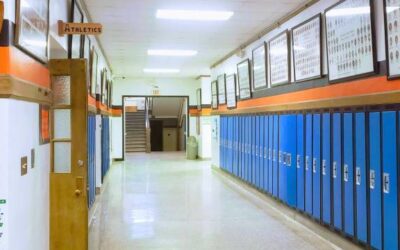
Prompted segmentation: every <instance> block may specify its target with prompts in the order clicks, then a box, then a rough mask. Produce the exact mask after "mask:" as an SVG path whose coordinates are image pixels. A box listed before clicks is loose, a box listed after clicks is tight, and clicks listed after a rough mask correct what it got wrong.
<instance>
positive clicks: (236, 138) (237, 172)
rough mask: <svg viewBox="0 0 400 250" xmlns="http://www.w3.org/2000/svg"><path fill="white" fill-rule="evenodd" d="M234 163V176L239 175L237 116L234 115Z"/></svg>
mask: <svg viewBox="0 0 400 250" xmlns="http://www.w3.org/2000/svg"><path fill="white" fill-rule="evenodd" d="M234 132H235V143H234V149H235V151H234V152H235V164H234V166H235V167H234V174H235V176H237V177H238V176H239V117H238V116H235V130H234Z"/></svg>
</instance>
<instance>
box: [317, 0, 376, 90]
mask: <svg viewBox="0 0 400 250" xmlns="http://www.w3.org/2000/svg"><path fill="white" fill-rule="evenodd" d="M351 9H354V11H355V10H356V9H359V10H360V9H362V10H369V11H363V13H360V14H358V15H354V11H352V10H351ZM373 16H374V8H373V2H372V0H342V1H340V2H338V3H337V4H335V5H333V6H332V7H330V8H328V9H327V10H326V11H325V32H326V47H327V57H328V78H329V82H330V83H337V82H343V81H349V80H354V79H357V78H360V77H366V76H370V75H373V74H376V72H377V63H376V47H375V28H374V27H375V25H374V21H373V20H374V18H373Z"/></svg>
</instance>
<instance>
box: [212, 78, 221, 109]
mask: <svg viewBox="0 0 400 250" xmlns="http://www.w3.org/2000/svg"><path fill="white" fill-rule="evenodd" d="M218 105H219V104H218V82H217V81H212V82H211V108H212V109H218Z"/></svg>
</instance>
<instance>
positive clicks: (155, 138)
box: [150, 120, 164, 152]
mask: <svg viewBox="0 0 400 250" xmlns="http://www.w3.org/2000/svg"><path fill="white" fill-rule="evenodd" d="M163 127H164V126H163V121H157V120H150V128H151V151H153V152H155V151H163Z"/></svg>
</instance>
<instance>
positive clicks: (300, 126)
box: [220, 110, 400, 249]
mask: <svg viewBox="0 0 400 250" xmlns="http://www.w3.org/2000/svg"><path fill="white" fill-rule="evenodd" d="M399 124H400V122H399V113H398V112H397V111H390V110H389V111H377V112H358V111H354V112H337V113H335V112H329V113H316V112H310V113H296V114H263V115H245V116H221V121H220V166H221V168H223V169H224V170H226V171H227V172H229V173H231V174H232V175H235V176H236V177H238V178H240V179H242V180H243V181H245V182H247V183H249V184H251V185H253V186H254V187H256V188H258V189H259V190H261V191H263V192H265V193H267V194H270V195H271V196H273V197H275V198H277V199H279V200H280V201H282V202H283V203H285V204H287V205H288V206H290V207H292V208H294V209H296V210H298V211H300V212H303V213H305V214H307V215H309V216H310V217H312V218H314V219H315V220H317V221H319V222H320V223H322V224H325V225H327V226H329V227H330V228H331V229H332V230H335V231H339V232H341V233H342V234H343V235H345V236H346V237H350V238H353V239H354V240H357V241H358V242H359V243H361V244H365V245H368V246H370V247H371V248H374V249H398V248H399V211H398V209H399V205H398V204H399V197H398V188H399V187H398V180H399V171H398V169H397V168H398V166H399V159H400V157H399Z"/></svg>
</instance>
